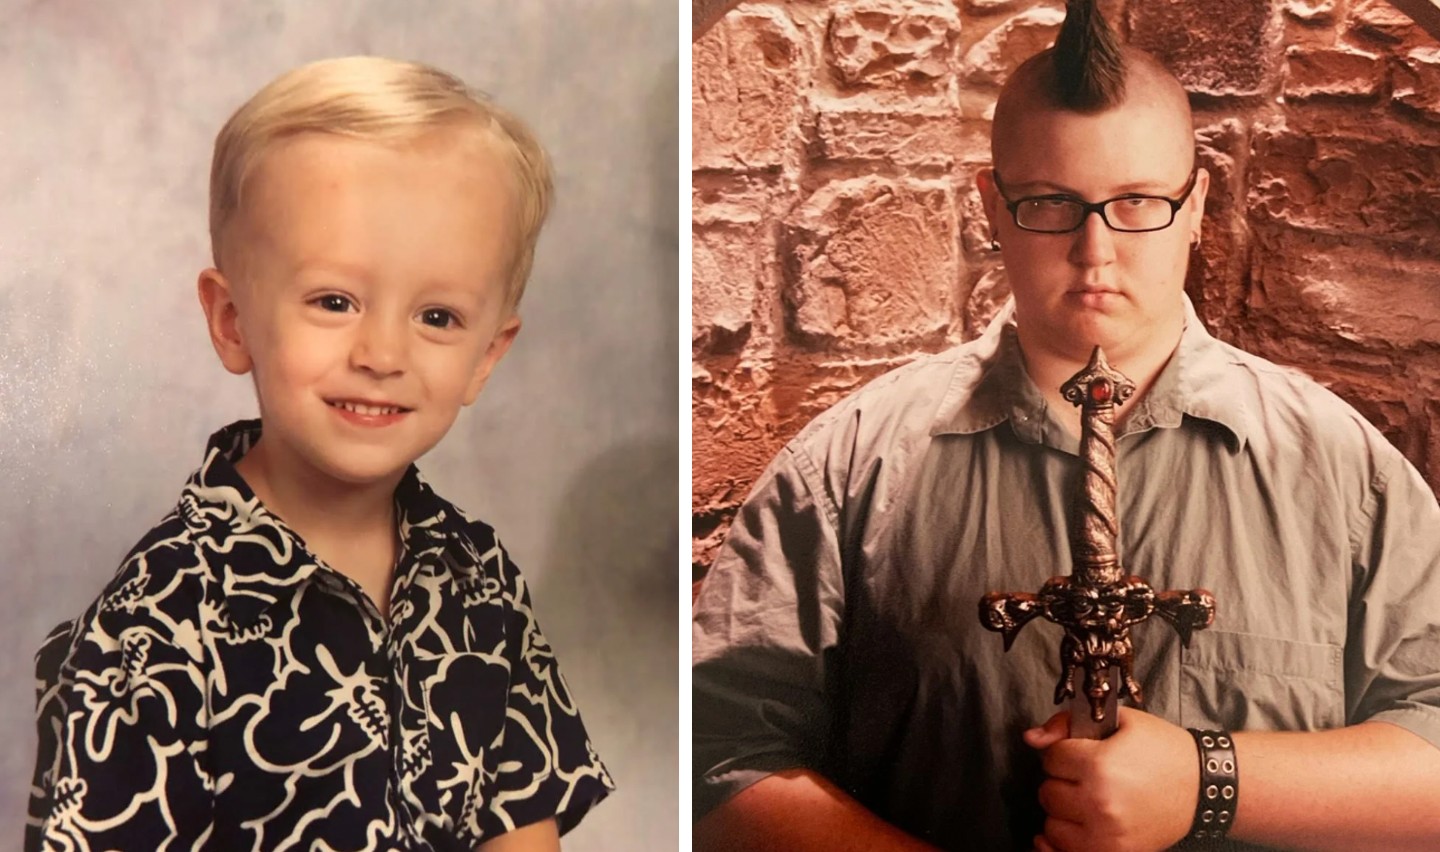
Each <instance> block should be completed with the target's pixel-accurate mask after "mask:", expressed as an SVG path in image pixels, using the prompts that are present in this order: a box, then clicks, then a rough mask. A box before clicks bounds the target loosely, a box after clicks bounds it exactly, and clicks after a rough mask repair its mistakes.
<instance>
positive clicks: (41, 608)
mask: <svg viewBox="0 0 1440 852" xmlns="http://www.w3.org/2000/svg"><path fill="white" fill-rule="evenodd" d="M677 44H678V34H677V12H676V7H675V6H674V4H673V3H668V2H664V0H606V2H603V3H602V2H575V0H549V2H523V3H522V2H508V0H470V1H469V2H460V0H448V2H424V0H349V1H348V2H346V0H326V2H305V3H299V2H294V3H287V2H279V0H271V1H270V2H248V3H209V2H207V3H194V2H181V0H139V2H127V3H124V4H120V3H101V2H80V0H45V1H44V2H20V0H0V584H3V585H0V649H3V652H0V721H3V736H0V848H19V837H20V835H21V833H22V825H23V821H24V817H23V814H24V811H25V806H26V797H27V795H28V792H29V786H30V777H31V770H32V764H33V757H34V755H33V750H34V743H35V730H34V726H33V723H32V721H31V713H32V708H33V701H34V693H33V667H32V664H31V655H32V653H33V651H34V649H35V648H36V646H37V645H38V643H39V642H40V640H41V638H42V637H43V636H44V634H45V632H46V631H47V630H48V629H49V628H50V627H51V626H53V625H54V624H56V623H57V622H59V621H61V620H63V619H65V618H68V617H73V616H75V615H78V614H79V613H80V612H81V611H82V610H83V608H84V607H85V606H86V605H87V604H88V603H89V602H90V600H91V599H92V598H93V597H94V596H95V595H96V594H97V593H98V592H99V590H100V588H101V586H102V585H103V584H104V583H105V582H106V580H107V579H108V578H109V577H110V575H111V574H112V573H113V572H114V570H115V568H116V566H117V565H118V564H119V561H120V559H121V558H122V557H123V556H124V554H125V553H126V551H127V550H128V549H129V548H130V546H131V545H132V544H134V543H135V541H136V540H137V539H138V538H139V536H140V535H141V534H142V533H143V532H144V531H145V530H146V529H147V528H148V527H150V526H151V525H152V524H153V523H154V522H155V521H157V520H158V519H159V518H160V517H161V516H162V515H163V514H164V513H165V512H166V511H168V510H169V508H170V506H172V505H173V502H174V500H175V498H176V496H177V495H178V492H179V488H180V486H181V485H182V484H183V483H184V480H185V478H186V476H187V475H188V474H189V472H190V471H191V470H192V469H193V468H194V467H195V466H197V465H198V463H199V461H200V457H201V450H202V448H203V446H204V442H205V439H206V437H207V436H208V435H209V434H210V432H211V431H212V430H214V429H215V428H217V427H219V426H221V425H223V424H225V423H227V422H229V421H230V420H233V419H236V418H240V417H248V416H254V413H255V404H254V401H253V397H252V395H251V390H250V387H249V384H248V379H243V378H237V377H233V376H230V375H229V374H227V373H225V372H224V371H223V370H222V369H221V367H220V365H219V362H218V361H217V360H216V358H215V355H214V352H213V350H212V349H211V348H210V344H209V341H208V339H207V337H206V335H205V331H204V328H203V325H202V321H201V312H200V308H199V305H198V303H197V302H196V298H195V277H196V273H197V272H198V271H199V270H200V269H201V268H203V267H204V266H206V265H207V262H208V241H207V236H206V212H205V211H206V180H207V174H208V169H209V159H210V146H211V143H212V142H213V139H214V136H215V133H216V131H217V130H218V129H219V128H220V125H221V124H222V123H223V122H224V120H225V119H226V118H227V117H228V115H229V114H230V112H231V111H232V110H234V109H235V108H236V107H237V106H239V105H240V103H241V102H243V101H244V99H245V98H247V97H248V96H249V95H250V94H252V93H253V92H254V90H255V89H257V88H258V87H259V86H261V85H262V84H264V83H265V82H268V81H269V80H270V79H272V78H273V77H274V76H276V75H277V74H279V73H280V72H282V71H284V70H286V69H288V68H290V67H292V66H295V65H298V64H300V63H303V62H307V61H310V60H314V59H319V58H323V57H328V56H337V55H348V54H355V53H377V54H384V55H390V56H396V57H401V58H408V59H418V60H421V61H424V62H429V63H431V64H435V65H438V66H440V67H442V68H445V69H448V70H450V71H453V72H454V73H456V74H458V75H460V76H461V77H463V78H464V79H466V80H467V81H468V82H470V83H471V84H472V85H475V86H477V87H479V88H482V89H485V90H487V91H489V92H490V93H491V94H493V95H495V96H496V97H497V99H498V100H500V101H501V102H502V103H504V104H507V105H509V106H510V107H512V108H513V109H515V110H516V111H518V112H519V113H521V114H522V115H524V116H525V117H526V118H527V119H528V120H529V121H530V123H531V124H532V125H533V126H534V127H535V129H536V131H537V132H538V134H539V135H540V137H541V138H542V139H543V140H545V142H546V143H547V146H548V148H549V149H550V151H551V154H552V156H553V158H554V161H555V164H556V169H557V181H556V183H557V188H558V207H557V208H556V210H555V214H554V218H553V219H552V220H551V223H550V225H549V227H548V230H547V232H546V234H545V236H544V237H543V238H542V241H541V244H540V250H539V257H538V260H537V263H536V267H535V275H534V278H533V279H532V281H531V283H530V286H529V290H528V291H527V294H526V297H525V302H524V304H523V306H522V308H523V309H522V315H523V317H524V319H525V326H524V329H523V331H522V332H521V335H520V337H519V339H518V340H517V342H516V344H515V347H514V348H513V349H512V350H511V353H510V355H509V356H508V358H507V359H506V360H505V361H504V362H503V363H502V364H501V365H500V367H499V369H498V370H497V372H496V374H495V376H494V378H493V379H492V381H491V383H490V385H489V387H487V388H486V390H485V392H484V394H483V395H482V396H481V398H480V401H479V403H477V405H476V406H475V407H474V408H472V409H469V410H467V411H464V412H462V414H461V417H460V420H459V421H458V423H457V424H456V426H455V428H454V430H453V431H452V432H451V433H450V435H449V436H448V437H447V438H446V439H445V441H444V442H443V443H442V444H441V445H440V446H439V447H437V448H436V449H435V450H434V451H432V452H431V453H430V454H429V455H428V456H426V457H425V458H424V459H422V460H421V462H420V466H421V469H422V471H424V472H425V474H426V475H427V476H428V477H429V479H430V480H431V482H432V483H434V484H435V486H436V488H437V490H438V491H439V492H440V493H441V494H443V495H446V496H447V497H449V498H450V499H452V500H454V501H455V502H456V503H458V504H460V505H461V506H463V507H465V508H467V509H468V510H469V511H470V512H471V514H472V515H475V516H478V517H483V518H485V519H486V520H488V521H490V522H491V523H493V524H494V525H495V527H496V528H497V529H498V530H499V531H500V534H501V535H502V537H503V538H504V540H505V541H506V543H507V546H508V547H509V549H510V551H511V553H512V554H513V556H514V558H515V560H516V562H517V564H519V565H520V566H521V568H522V570H523V571H525V573H526V575H527V577H528V579H529V580H530V582H531V584H532V586H533V591H534V595H535V600H536V605H537V610H538V613H539V618H540V623H541V625H542V627H543V628H544V629H545V632H546V634H547V635H548V637H549V639H550V640H551V643H552V645H553V646H554V648H555V650H556V653H557V654H558V656H559V659H560V663H561V667H562V670H563V671H564V672H565V674H566V677H567V679H568V681H569V683H570V685H571V687H572V690H573V691H574V693H575V695H576V696H577V698H578V700H579V701H580V704H581V707H582V710H583V712H584V715H585V719H586V721H587V723H588V726H589V730H590V733H591V736H592V739H593V741H594V744H595V747H596V748H597V750H598V751H599V752H600V754H601V755H602V756H603V757H604V759H605V761H606V763H607V765H608V766H609V767H610V770H611V772H612V773H613V774H614V776H615V778H616V781H617V782H618V784H619V786H620V791H619V792H618V793H617V794H616V795H614V796H612V797H611V798H610V799H609V800H608V801H607V802H606V803H604V804H603V805H601V806H600V808H599V809H598V810H597V811H595V812H594V813H592V814H591V815H590V816H589V817H588V818H587V819H586V821H585V822H584V823H583V824H582V825H581V826H580V828H578V829H577V830H576V831H575V832H574V833H573V834H571V835H570V836H569V838H567V841H566V848H567V849H569V850H592V849H664V848H674V844H675V838H676V837H677V824H678V823H677V821H678V806H677V793H676V782H677V778H678V768H677V752H676V744H677V721H676V707H677V699H676V690H677V663H676V658H677V650H676V641H677V628H676V623H677V616H678V612H677V610H678V595H677V592H676V580H675V576H676V573H675V572H676V565H677V564H678V532H677V526H676V518H677V514H676V506H677V496H676V494H677V491H676V487H677V486H676V481H677V475H678V458H677V456H678V440H677V409H678V402H677V393H678V391H677V387H678V384H677V383H678V376H677V374H676V371H677V369H678V368H677V357H676V354H675V353H676V351H677V345H678V339H677V331H676V317H677V315H678V305H677V298H678V286H677V275H678V261H677V245H678V242H677V237H678V234H677V221H676V210H677V207H676V199H677V197H678V196H677V191H678V187H677V185H676V175H677V172H678V168H677V129H676V127H677V125H676V103H677V82H676V75H677V71H678V65H677V56H678V54H677Z"/></svg>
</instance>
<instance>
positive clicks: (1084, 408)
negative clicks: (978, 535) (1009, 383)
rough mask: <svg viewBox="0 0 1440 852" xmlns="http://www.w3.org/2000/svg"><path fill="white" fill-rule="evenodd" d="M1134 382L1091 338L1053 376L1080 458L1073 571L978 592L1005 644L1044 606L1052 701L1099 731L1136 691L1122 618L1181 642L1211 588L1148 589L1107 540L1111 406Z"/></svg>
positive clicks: (1075, 721)
mask: <svg viewBox="0 0 1440 852" xmlns="http://www.w3.org/2000/svg"><path fill="white" fill-rule="evenodd" d="M1134 392H1135V385H1134V384H1133V383H1131V381H1130V380H1129V379H1127V378H1125V376H1124V375H1122V374H1121V373H1120V372H1119V371H1118V370H1115V369H1113V368H1112V367H1111V366H1110V365H1109V364H1108V363H1106V361H1105V354H1104V353H1103V352H1101V351H1100V347H1099V346H1096V347H1095V351H1094V352H1093V353H1091V355H1090V363H1088V364H1086V365H1085V368H1084V369H1082V370H1081V371H1080V372H1078V373H1076V374H1075V375H1074V376H1073V377H1071V379H1070V381H1068V382H1066V383H1065V384H1063V385H1061V386H1060V393H1061V395H1063V396H1064V397H1065V399H1067V400H1069V401H1070V402H1071V403H1073V404H1075V405H1078V406H1080V458H1081V461H1082V462H1083V463H1084V465H1085V476H1084V481H1083V484H1082V487H1081V491H1080V494H1079V495H1077V497H1078V499H1077V500H1076V506H1075V510H1076V511H1075V513H1074V517H1073V519H1072V523H1071V528H1070V545H1071V554H1072V556H1071V558H1072V560H1073V562H1074V572H1073V573H1072V574H1069V575H1064V576H1057V577H1051V578H1050V579H1049V580H1046V581H1045V584H1044V585H1043V586H1041V587H1040V591H1039V593H1038V594H1030V593H1027V592H992V593H990V594H988V595H986V596H985V597H983V598H981V599H980V623H981V624H983V625H984V626H985V627H986V628H987V629H989V630H994V631H996V632H997V633H999V634H1001V635H1002V636H1003V637H1005V650H1007V651H1008V650H1010V646H1011V645H1012V644H1013V643H1014V642H1015V636H1016V635H1017V634H1018V633H1019V632H1020V629H1021V628H1023V627H1024V626H1025V625H1026V624H1028V623H1029V622H1030V620H1031V619H1033V618H1035V617H1037V616H1042V615H1043V616H1044V617H1045V618H1047V619H1049V620H1050V621H1053V622H1055V623H1056V624H1058V625H1060V627H1061V629H1063V630H1064V631H1065V633H1064V638H1062V639H1061V640H1060V668H1061V671H1060V680H1059V682H1058V683H1056V685H1055V703H1056V704H1059V703H1060V702H1061V701H1064V700H1065V699H1066V698H1071V699H1074V700H1072V702H1071V705H1070V735H1071V736H1072V737H1087V738H1089V739H1104V738H1105V737H1107V736H1109V735H1110V734H1111V733H1113V732H1114V731H1115V726H1116V723H1117V722H1116V716H1117V713H1116V709H1115V707H1116V701H1117V698H1118V695H1117V693H1118V694H1119V695H1129V696H1130V697H1131V699H1132V700H1133V701H1134V703H1135V705H1136V706H1140V707H1143V706H1144V703H1145V696H1144V694H1143V693H1142V692H1141V689H1140V684H1139V683H1138V682H1136V680H1135V675H1134V672H1133V671H1132V664H1133V656H1134V646H1133V645H1132V643H1131V639H1130V628H1131V627H1133V626H1135V625H1136V624H1139V623H1140V622H1142V621H1144V620H1145V619H1147V618H1149V617H1150V616H1151V615H1152V614H1158V615H1159V616H1160V617H1161V618H1164V619H1165V620H1166V621H1168V622H1170V624H1171V626H1173V627H1174V628H1175V631H1176V632H1177V633H1179V634H1180V641H1181V642H1182V643H1183V644H1184V645H1185V646H1186V647H1189V645H1190V636H1191V634H1192V633H1194V631H1196V630H1203V629H1205V628H1206V627H1209V626H1210V625H1211V623H1213V622H1214V620H1215V598H1214V597H1213V596H1212V595H1211V594H1210V593H1209V592H1208V591H1206V590H1204V589H1190V590H1189V591H1173V592H1158V593H1157V592H1156V591H1155V590H1154V589H1152V588H1151V587H1150V584H1149V583H1146V582H1145V581H1144V580H1142V579H1140V578H1139V577H1135V576H1132V575H1126V574H1125V572H1124V570H1123V569H1122V568H1121V567H1120V558H1119V556H1118V555H1117V554H1116V549H1115V542H1116V540H1117V539H1118V538H1119V535H1120V523H1119V521H1118V520H1117V519H1116V516H1115V433H1114V423H1115V406H1117V405H1122V404H1124V402H1125V401H1126V400H1127V399H1129V398H1130V396H1131V395H1132V394H1133V393H1134ZM1077 670H1083V671H1084V673H1085V682H1084V696H1083V698H1082V697H1078V696H1076V694H1075V674H1076V672H1077Z"/></svg>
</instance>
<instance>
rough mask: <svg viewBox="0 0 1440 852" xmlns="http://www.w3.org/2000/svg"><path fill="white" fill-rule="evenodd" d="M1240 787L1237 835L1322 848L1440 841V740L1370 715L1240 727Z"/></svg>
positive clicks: (1402, 846) (1431, 845)
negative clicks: (1290, 726)
mask: <svg viewBox="0 0 1440 852" xmlns="http://www.w3.org/2000/svg"><path fill="white" fill-rule="evenodd" d="M1235 754H1236V760H1237V762H1238V763H1239V769H1240V796H1239V801H1238V802H1237V805H1236V812H1235V825H1234V827H1233V828H1232V829H1231V831H1230V836H1231V837H1233V838H1235V839H1237V840H1246V841H1250V842H1254V843H1261V844H1266V845H1272V846H1279V847H1283V848H1302V849H1314V850H1357V849H1387V850H1408V849H1416V850H1419V849H1424V850H1434V849H1437V848H1440V749H1437V748H1435V747H1433V746H1431V745H1430V744H1429V743H1428V742H1426V741H1424V740H1422V739H1420V738H1419V737H1418V736H1416V735H1414V734H1412V733H1410V732H1409V731H1407V730H1405V729H1403V728H1400V727H1397V726H1395V725H1390V724H1386V723H1384V722H1371V723H1364V724H1360V725H1354V726H1351V727H1348V728H1340V729H1337V730H1333V731H1317V732H1312V733H1282V732H1240V733H1236V734H1235Z"/></svg>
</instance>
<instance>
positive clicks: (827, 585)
mask: <svg viewBox="0 0 1440 852" xmlns="http://www.w3.org/2000/svg"><path fill="white" fill-rule="evenodd" d="M826 493H827V492H826V491H825V490H824V488H823V486H822V477H821V476H820V474H819V472H818V470H816V469H815V468H814V467H813V466H812V465H811V464H810V463H809V461H808V459H807V458H806V457H805V456H803V455H801V454H800V453H799V452H797V451H796V450H795V449H793V448H787V449H786V450H785V451H784V452H782V453H781V454H780V455H779V456H778V457H777V458H776V460H775V461H774V462H773V463H772V464H771V466H770V468H769V469H768V470H767V471H766V472H765V474H764V475H763V476H762V477H761V478H760V480H759V482H758V483H757V485H756V486H755V489H754V490H753V491H752V492H751V494H750V497H749V498H748V499H747V500H746V501H745V504H744V505H743V506H741V507H740V511H739V513H738V514H737V515H736V517H735V520H734V523H733V524H732V525H731V527H730V532H729V535H728V537H727V538H726V541H725V544H724V546H723V547H722V548H721V550H720V552H719V554H718V555H717V557H716V559H715V563H714V565H713V567H712V568H711V570H710V572H709V574H707V575H706V577H705V580H704V582H703V584H702V586H701V590H700V595H699V597H698V599H697V600H696V603H695V616H694V623H693V625H692V640H693V644H692V653H693V658H692V682H693V696H694V707H693V718H694V739H693V752H692V754H693V759H694V771H695V773H696V778H695V789H694V808H695V811H694V817H695V819H697V820H698V819H699V818H700V817H701V816H703V815H704V814H706V813H708V812H709V811H710V810H712V809H713V808H715V807H716V806H717V805H719V804H720V803H721V802H723V801H724V800H725V799H727V798H729V797H730V796H732V795H734V794H735V793H738V792H739V791H740V790H743V789H744V788H746V787H748V786H750V785H751V784H754V783H755V782H757V781H759V780H760V779H762V778H764V777H765V776H767V775H770V774H772V773H774V772H778V771H781V770H784V769H795V768H808V769H812V770H815V771H821V761H822V757H823V754H824V743H825V739H826V736H827V734H828V731H829V724H830V720H829V714H828V712H827V700H826V683H827V676H828V675H829V673H830V672H831V671H832V670H833V669H834V666H835V660H834V658H835V656H836V654H837V653H838V645H839V634H840V627H841V622H842V619H843V616H844V583H843V578H842V567H841V565H842V561H841V546H840V543H839V535H838V533H837V528H838V512H837V511H836V510H835V508H834V505H833V501H830V500H828V499H827V498H826V496H825V495H826Z"/></svg>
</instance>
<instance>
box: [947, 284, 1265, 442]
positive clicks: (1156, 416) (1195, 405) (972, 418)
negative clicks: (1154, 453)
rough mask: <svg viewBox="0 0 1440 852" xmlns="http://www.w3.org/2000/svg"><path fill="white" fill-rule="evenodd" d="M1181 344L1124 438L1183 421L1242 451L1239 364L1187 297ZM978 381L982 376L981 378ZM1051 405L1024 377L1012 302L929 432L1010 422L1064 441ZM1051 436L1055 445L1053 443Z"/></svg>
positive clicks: (1036, 435)
mask: <svg viewBox="0 0 1440 852" xmlns="http://www.w3.org/2000/svg"><path fill="white" fill-rule="evenodd" d="M1184 299H1185V328H1184V331H1183V332H1181V335H1180V344H1179V345H1178V346H1177V347H1176V348H1175V353H1174V355H1173V356H1171V358H1170V360H1169V361H1167V362H1166V364H1165V367H1164V368H1163V369H1162V370H1161V371H1160V375H1159V376H1157V377H1156V379H1155V383H1154V384H1153V385H1152V386H1151V388H1150V392H1149V393H1147V394H1146V395H1145V398H1144V399H1142V400H1141V401H1140V402H1139V403H1138V404H1137V407H1136V409H1135V410H1134V411H1132V412H1131V413H1130V416H1129V418H1128V419H1127V420H1126V422H1125V427H1124V432H1122V433H1121V434H1129V433H1131V432H1139V431H1144V430H1147V429H1154V428H1162V429H1163V428H1174V427H1177V426H1179V425H1180V424H1181V422H1182V420H1183V419H1184V417H1185V416H1187V415H1188V416H1190V417H1194V418H1199V419H1202V420H1206V421H1209V422H1211V423H1215V424H1217V425H1219V426H1222V427H1224V428H1225V430H1226V431H1227V432H1228V433H1229V435H1230V437H1231V439H1232V441H1231V446H1232V449H1234V450H1236V451H1238V450H1239V449H1240V448H1242V447H1244V445H1245V442H1246V436H1247V432H1248V429H1247V423H1248V419H1249V405H1248V404H1247V402H1246V399H1245V397H1244V396H1243V395H1242V391H1241V389H1240V388H1239V387H1237V385H1236V383H1235V382H1234V381H1233V377H1234V373H1229V379H1228V381H1227V375H1226V374H1227V369H1226V368H1227V367H1229V366H1231V365H1232V364H1235V363H1238V359H1237V358H1236V357H1235V354H1234V353H1233V352H1232V351H1231V350H1230V348H1229V347H1227V346H1225V345H1224V344H1223V343H1221V342H1219V341H1218V340H1216V339H1215V338H1213V337H1211V336H1210V334H1209V332H1207V331H1206V330H1205V326H1204V324H1203V323H1201V322H1200V319H1199V317H1198V315H1197V314H1196V313H1195V308H1194V306H1193V305H1191V303H1190V299H1189V297H1188V296H1186V297H1184ZM977 376H978V377H977ZM1048 407H1049V404H1048V403H1047V402H1046V400H1045V397H1044V395H1043V394H1041V393H1040V389H1039V388H1038V387H1037V386H1036V385H1035V383H1034V382H1033V381H1031V379H1030V375H1029V374H1028V373H1027V372H1026V371H1025V361H1024V359H1023V357H1022V356H1021V352H1020V340H1019V336H1018V335H1017V333H1016V329H1015V301H1014V299H1013V298H1012V299H1009V300H1007V301H1006V302H1005V305H1004V306H1002V307H1001V309H1000V311H999V313H997V314H996V315H995V318H994V319H993V320H991V322H990V325H989V326H987V327H986V329H985V331H984V333H982V334H981V335H980V337H979V338H977V339H976V340H975V341H973V342H972V343H971V344H969V345H968V346H966V347H964V348H963V349H962V350H961V353H960V357H959V358H958V359H957V363H956V365H955V370H954V372H953V373H952V377H951V381H950V388H949V389H948V390H947V391H946V394H945V399H944V401H942V402H941V404H940V407H939V409H938V411H937V412H936V415H935V420H934V422H933V423H932V425H931V429H930V434H931V435H932V436H934V435H953V434H958V435H973V434H975V433H978V432H983V431H986V430H988V429H993V428H995V427H996V426H998V425H1000V424H1001V423H1004V422H1006V421H1009V423H1010V426H1011V429H1012V430H1013V431H1014V433H1015V435H1016V437H1018V438H1019V439H1020V440H1022V441H1025V442H1026V443H1031V444H1038V443H1048V444H1054V445H1057V446H1059V445H1061V444H1062V443H1069V444H1074V439H1073V438H1071V439H1069V441H1068V442H1062V441H1060V440H1059V438H1058V436H1056V435H1052V434H1050V430H1055V429H1057V428H1058V420H1056V419H1055V418H1052V417H1049V416H1047V410H1048ZM1047 438H1049V439H1051V440H1047Z"/></svg>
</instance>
